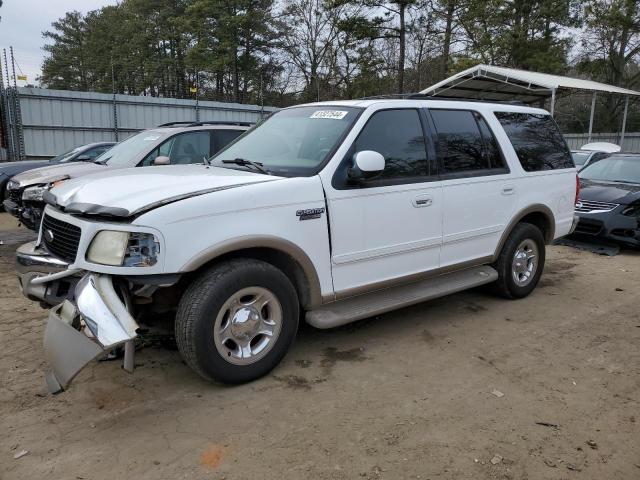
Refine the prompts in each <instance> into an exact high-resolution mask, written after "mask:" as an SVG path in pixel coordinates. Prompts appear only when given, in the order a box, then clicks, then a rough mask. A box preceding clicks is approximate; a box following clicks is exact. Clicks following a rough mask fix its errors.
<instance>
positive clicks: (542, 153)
mask: <svg viewBox="0 0 640 480" xmlns="http://www.w3.org/2000/svg"><path fill="white" fill-rule="evenodd" d="M495 115H496V117H497V118H498V120H499V121H500V124H501V125H502V127H503V128H504V131H505V132H506V134H507V136H508V137H509V140H510V141H511V144H512V145H513V148H514V150H515V151H516V154H517V155H518V159H519V160H520V164H521V165H522V168H523V169H524V170H525V171H526V172H537V171H541V170H556V169H560V168H574V166H575V165H574V163H573V159H572V158H571V152H570V151H569V148H568V147H567V144H566V142H565V141H564V138H563V137H562V134H561V133H560V130H559V129H558V126H557V125H556V122H554V121H553V118H551V115H547V114H534V113H519V112H495Z"/></svg>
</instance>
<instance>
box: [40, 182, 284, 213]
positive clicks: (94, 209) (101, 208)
mask: <svg viewBox="0 0 640 480" xmlns="http://www.w3.org/2000/svg"><path fill="white" fill-rule="evenodd" d="M274 180H278V179H277V178H273V179H269V180H263V181H261V182H246V183H238V184H235V185H224V186H221V187H214V188H206V189H204V190H197V191H195V192H188V193H183V194H180V195H174V196H173V197H168V198H164V199H162V200H158V201H157V202H152V203H149V204H147V205H145V206H143V207H140V208H137V209H136V210H133V211H129V210H127V209H126V208H120V207H108V206H105V205H99V204H97V203H81V202H72V203H70V204H69V205H67V206H66V207H65V206H62V205H60V204H59V203H58V201H57V199H56V197H55V195H53V194H52V193H50V192H45V194H44V195H43V199H44V201H45V202H46V203H47V204H48V205H51V206H52V207H55V208H57V209H59V210H62V211H63V212H65V213H76V214H82V215H92V216H103V217H114V218H122V219H126V218H132V217H137V216H139V215H142V214H143V213H147V212H149V211H151V210H155V209H156V208H159V207H162V206H164V205H168V204H170V203H175V202H179V201H181V200H186V199H188V198H192V197H198V196H200V195H206V194H208V193H214V192H220V191H222V190H229V189H232V188H237V187H245V186H248V185H257V184H259V183H265V182H272V181H274ZM45 197H46V198H45Z"/></svg>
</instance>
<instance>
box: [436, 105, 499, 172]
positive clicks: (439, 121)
mask: <svg viewBox="0 0 640 480" xmlns="http://www.w3.org/2000/svg"><path fill="white" fill-rule="evenodd" d="M429 112H430V113H431V118H432V119H433V124H434V127H435V130H436V132H435V133H436V149H437V151H438V157H439V159H440V168H441V173H443V174H447V173H449V174H455V173H464V172H475V173H476V174H479V175H484V174H487V173H488V172H487V171H488V170H492V169H497V168H501V169H502V168H504V167H505V164H504V160H503V158H502V154H501V152H500V148H499V146H498V142H497V141H496V139H495V137H494V136H493V133H492V132H491V129H490V128H489V125H487V123H486V121H485V120H484V118H482V116H481V115H480V114H479V113H477V112H472V111H470V110H439V109H430V110H429Z"/></svg>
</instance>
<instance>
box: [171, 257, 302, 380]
mask: <svg viewBox="0 0 640 480" xmlns="http://www.w3.org/2000/svg"><path fill="white" fill-rule="evenodd" d="M298 318H299V303H298V296H297V293H296V290H295V288H294V286H293V285H292V284H291V281H290V280H289V278H288V277H287V276H286V275H285V274H284V273H283V272H282V271H280V270H278V269H277V268H276V267H274V266H273V265H271V264H269V263H266V262H263V261H260V260H254V259H248V258H247V259H242V258H241V259H234V260H230V261H227V262H224V263H220V264H218V265H215V266H213V267H212V268H210V269H209V270H207V271H206V272H204V273H203V274H202V275H201V276H200V277H199V278H197V279H196V280H195V281H194V282H193V283H192V284H191V285H190V286H189V287H188V288H187V291H186V292H185V293H184V295H183V296H182V299H181V300H180V305H179V307H178V313H177V316H176V323H175V334H176V341H177V344H178V349H179V350H180V353H181V354H182V357H183V358H184V360H185V362H186V363H187V364H188V365H189V366H190V367H191V368H192V369H193V370H195V371H196V372H197V373H198V374H199V375H200V376H202V377H203V378H205V379H207V380H210V381H216V380H217V381H220V382H223V383H244V382H249V381H251V380H254V379H256V378H259V377H262V376H263V375H266V374H267V373H269V372H270V371H271V370H272V369H273V368H274V367H275V366H276V365H277V364H278V363H279V362H280V360H282V358H283V357H284V355H285V354H286V352H287V350H288V349H289V346H290V345H291V343H292V342H293V339H294V338H295V335H296V332H297V330H298Z"/></svg>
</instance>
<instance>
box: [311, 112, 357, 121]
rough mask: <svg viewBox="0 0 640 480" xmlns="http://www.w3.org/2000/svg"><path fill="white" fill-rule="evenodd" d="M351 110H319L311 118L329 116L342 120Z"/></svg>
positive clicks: (332, 118) (329, 117)
mask: <svg viewBox="0 0 640 480" xmlns="http://www.w3.org/2000/svg"><path fill="white" fill-rule="evenodd" d="M347 113H349V112H345V111H344V110H317V111H315V112H313V114H312V115H311V116H310V117H309V118H327V119H329V120H342V119H343V118H344V117H345V116H346V115H347Z"/></svg>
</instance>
